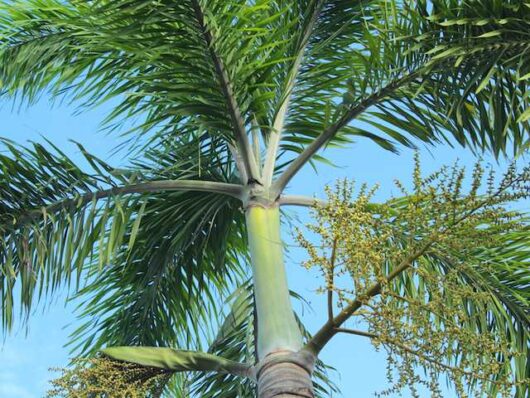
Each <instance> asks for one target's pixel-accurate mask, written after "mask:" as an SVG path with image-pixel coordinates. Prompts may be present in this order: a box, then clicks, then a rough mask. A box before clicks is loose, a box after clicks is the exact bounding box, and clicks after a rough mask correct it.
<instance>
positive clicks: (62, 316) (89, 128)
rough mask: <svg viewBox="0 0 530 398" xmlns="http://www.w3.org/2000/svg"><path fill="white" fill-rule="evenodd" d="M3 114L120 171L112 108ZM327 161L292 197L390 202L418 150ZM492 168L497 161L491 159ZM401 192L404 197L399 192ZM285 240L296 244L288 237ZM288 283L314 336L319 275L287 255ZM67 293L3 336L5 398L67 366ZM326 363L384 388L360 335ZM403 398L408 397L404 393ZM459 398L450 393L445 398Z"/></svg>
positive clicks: (330, 352) (431, 162) (362, 150)
mask: <svg viewBox="0 0 530 398" xmlns="http://www.w3.org/2000/svg"><path fill="white" fill-rule="evenodd" d="M0 105H3V106H2V107H1V109H0V120H1V121H2V122H1V126H0V136H1V137H7V138H9V139H11V140H13V141H16V142H19V143H24V142H26V141H27V140H28V139H30V140H36V141H42V140H43V139H42V137H41V136H44V137H46V138H47V139H49V140H51V141H53V142H54V143H55V144H56V145H58V146H59V147H61V148H63V149H64V150H65V152H66V153H67V154H69V155H71V156H74V157H78V156H79V155H78V154H77V153H76V148H75V147H74V145H73V144H71V143H69V142H68V140H69V139H73V140H76V141H78V142H80V143H82V144H83V145H84V146H85V147H86V148H87V149H88V150H89V151H90V152H92V153H95V154H96V155H98V156H100V157H102V158H104V159H108V160H109V161H110V163H111V164H113V165H115V166H120V165H122V164H123V163H124V160H123V159H122V158H120V156H113V157H110V158H109V154H110V153H111V149H112V147H113V146H114V145H115V144H116V143H118V142H119V141H118V140H117V139H116V138H115V137H114V136H110V137H109V136H107V135H105V134H103V133H101V132H98V130H99V127H98V124H99V121H100V120H101V119H102V118H103V116H104V115H105V111H106V110H108V106H107V107H106V108H105V107H103V108H98V109H96V110H93V111H90V112H86V113H83V114H81V115H77V116H74V114H73V113H74V112H73V108H71V107H68V106H66V105H60V106H59V105H56V106H54V107H51V104H50V102H49V101H48V99H47V98H44V99H42V100H41V101H39V102H38V103H37V104H35V105H33V106H31V107H29V108H27V109H22V110H20V111H19V110H16V109H15V110H14V109H12V108H11V105H10V104H9V103H7V102H5V100H4V103H3V104H2V103H0ZM327 154H328V156H330V157H333V158H334V159H335V162H336V163H337V166H338V167H336V168H331V167H328V166H325V167H322V168H321V169H320V172H319V174H317V175H315V173H314V171H313V170H312V169H311V168H306V169H304V170H303V171H302V173H301V174H300V175H299V176H297V177H296V179H295V180H294V181H293V182H292V184H291V186H290V187H289V192H290V193H296V194H305V195H314V194H315V195H317V196H319V197H322V191H323V187H324V186H325V185H326V184H329V183H333V181H334V180H335V179H336V178H339V177H348V178H354V179H355V180H357V181H358V182H366V183H368V184H375V183H380V184H381V186H382V188H381V189H380V191H379V194H378V198H379V199H383V198H386V197H388V196H389V195H390V194H392V192H394V191H396V190H395V189H393V180H394V179H395V178H400V179H402V180H403V181H405V182H407V183H408V182H409V176H410V174H411V170H412V163H413V162H412V158H413V152H412V151H410V150H405V149H404V150H403V151H402V154H401V155H400V156H397V155H394V154H391V153H389V152H385V151H383V150H382V149H380V148H379V147H377V146H375V145H374V144H372V143H370V142H368V141H366V140H361V141H359V142H357V143H356V144H354V145H352V146H351V147H350V148H348V149H347V150H340V151H339V150H332V151H331V150H330V151H328V152H327ZM421 158H422V161H423V164H424V169H425V171H426V172H428V171H430V170H433V169H436V168H437V167H438V166H440V165H442V164H450V163H452V162H454V161H455V160H456V159H457V158H459V159H460V160H461V163H462V164H466V165H470V166H471V165H472V164H473V162H474V158H473V156H472V155H471V154H470V153H469V151H467V150H463V149H461V148H457V149H452V148H450V147H449V146H448V145H443V146H439V147H434V148H433V147H431V148H429V150H427V149H423V150H421ZM485 161H486V162H492V163H493V159H490V158H486V159H485ZM395 193H396V194H397V193H398V192H395ZM289 212H290V213H291V214H293V215H297V216H298V218H299V219H300V221H301V222H307V221H309V219H308V213H307V211H305V210H296V209H294V208H293V209H291V210H289ZM285 239H286V240H287V241H289V240H290V236H289V231H288V230H286V231H285ZM288 256H289V261H288V272H289V282H290V285H291V287H292V288H294V290H296V291H298V292H299V293H301V294H303V295H305V296H306V297H307V298H308V300H309V301H310V303H311V306H312V308H313V310H312V311H309V310H308V309H307V308H306V309H305V311H304V320H305V321H306V323H307V326H308V327H309V329H310V330H313V331H314V330H316V329H317V328H318V327H319V326H320V325H321V324H322V323H323V322H324V321H325V306H324V304H325V299H324V297H323V296H319V295H316V294H315V289H316V288H317V287H318V286H320V285H321V281H320V280H319V279H318V275H316V274H314V273H311V272H307V271H306V270H304V269H302V267H300V266H299V262H300V261H301V258H302V257H301V253H300V251H297V250H292V251H291V252H290V253H289V255H288ZM65 297H66V296H65V294H62V295H61V294H60V295H58V296H57V297H56V299H55V300H54V302H52V303H51V304H49V305H47V306H46V308H43V306H42V305H40V306H38V308H37V309H36V311H35V314H34V316H32V319H31V320H30V322H29V325H28V326H29V328H28V329H26V328H24V327H22V326H21V325H20V323H19V324H18V326H16V327H15V330H14V331H13V332H12V333H11V334H6V333H5V332H3V331H0V337H1V339H0V340H1V343H0V344H2V345H0V363H1V364H2V366H1V367H0V397H2V398H36V397H42V396H43V395H44V392H45V391H46V389H47V381H48V380H49V379H50V378H52V373H50V372H49V371H48V369H49V368H50V367H60V366H64V365H66V363H67V361H68V358H69V353H68V349H67V348H65V347H64V344H65V342H67V340H68V334H69V332H71V331H72V330H74V329H75V322H76V320H75V317H74V315H73V311H74V307H73V305H67V306H65V303H64V301H65V300H64V299H65ZM322 355H323V359H324V360H325V361H326V362H328V363H329V364H330V365H332V366H334V367H335V368H336V369H337V372H334V373H333V378H334V379H335V380H336V381H337V383H338V384H339V385H340V386H341V389H342V396H344V397H352V396H355V397H370V396H373V393H374V391H380V390H381V389H383V388H384V386H385V356H384V354H382V353H377V352H375V351H374V350H373V348H372V347H371V345H370V343H369V341H366V340H363V338H361V337H354V336H347V335H341V336H338V337H336V339H335V340H333V341H332V342H331V344H330V345H329V346H328V347H327V348H326V349H325V350H324V352H323V354H322ZM402 396H403V397H409V396H410V395H409V394H408V393H407V392H405V393H404V394H403V395H402ZM452 396H453V394H452V393H451V392H450V391H446V397H447V398H451V397H452Z"/></svg>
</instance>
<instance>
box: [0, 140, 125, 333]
mask: <svg viewBox="0 0 530 398" xmlns="http://www.w3.org/2000/svg"><path fill="white" fill-rule="evenodd" d="M2 146H3V150H4V151H3V153H2V154H0V271H1V272H0V293H1V294H0V295H1V300H2V326H3V327H4V328H8V329H9V328H10V327H11V326H12V324H13V316H14V312H15V307H16V305H17V304H16V302H17V301H18V300H15V298H14V292H15V291H16V287H17V286H18V287H19V289H20V303H21V305H22V308H21V310H22V312H23V314H25V315H28V314H29V312H30V311H31V307H32V304H33V302H34V301H35V300H36V298H35V297H34V296H35V295H36V296H37V298H38V297H40V296H42V295H45V294H48V293H53V291H55V290H56V289H57V288H58V287H59V286H61V285H63V284H70V282H71V281H75V283H76V285H77V286H78V285H79V282H80V277H81V271H82V269H83V265H84V263H85V260H87V259H88V258H89V257H90V256H92V255H93V249H94V248H96V247H97V248H98V249H99V250H101V259H102V261H104V259H108V258H111V257H112V254H113V252H114V251H115V250H116V248H117V247H118V246H119V245H120V244H121V243H122V238H123V227H124V225H125V224H126V223H127V222H128V220H129V219H130V218H131V217H132V213H131V211H130V210H129V209H130V207H131V206H132V203H134V201H135V199H134V198H128V197H122V196H120V195H118V194H116V195H112V194H109V193H112V192H113V191H112V190H113V188H116V187H117V186H118V185H122V184H124V183H125V182H126V181H125V180H124V179H123V177H120V176H117V177H114V176H112V175H110V173H109V171H111V168H110V166H108V165H107V164H105V163H103V162H102V161H100V160H98V159H97V158H95V157H93V156H91V155H89V154H87V153H86V152H83V153H84V156H85V160H86V161H87V163H88V164H89V165H90V169H91V170H90V174H89V173H87V172H85V171H83V170H82V169H81V168H79V167H78V166H76V165H75V164H74V163H73V161H72V160H71V159H69V158H68V157H66V156H65V155H64V154H63V153H61V152H60V151H58V150H57V149H56V148H54V151H53V152H50V151H48V150H47V149H46V148H45V147H44V146H42V145H40V144H33V146H32V148H29V149H23V148H20V147H18V146H16V145H15V144H13V143H11V142H9V141H7V140H2ZM80 149H81V150H82V148H80ZM100 193H106V195H104V196H105V197H106V198H107V199H108V200H107V202H106V204H101V203H100V202H99V201H98V199H99V197H98V194H100ZM111 202H112V203H113V205H112V208H111V207H110V203H111ZM105 231H108V236H109V237H112V239H102V238H100V235H101V234H102V233H103V232H105Z"/></svg>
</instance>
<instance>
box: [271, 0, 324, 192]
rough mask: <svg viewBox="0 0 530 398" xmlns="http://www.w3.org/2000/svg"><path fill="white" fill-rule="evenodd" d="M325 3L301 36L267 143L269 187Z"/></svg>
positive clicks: (319, 2) (317, 6) (319, 4)
mask: <svg viewBox="0 0 530 398" xmlns="http://www.w3.org/2000/svg"><path fill="white" fill-rule="evenodd" d="M324 3H325V1H323V0H317V1H316V4H315V8H314V9H313V12H312V14H311V17H310V20H309V22H308V23H307V24H306V26H305V29H304V30H303V32H302V34H301V40H300V45H299V47H298V51H297V54H296V58H295V60H294V62H293V66H292V68H291V70H290V71H289V75H288V77H287V84H286V87H285V91H284V93H283V98H281V105H280V107H279V109H278V112H276V115H275V117H274V121H273V124H272V131H271V132H270V134H269V140H268V143H267V155H266V157H265V164H264V165H263V181H264V183H265V184H266V185H267V186H269V185H270V184H271V183H272V178H273V175H274V167H275V165H276V157H277V155H278V148H279V147H280V140H281V136H282V130H283V125H284V122H285V117H286V116H287V112H288V110H289V103H290V99H291V94H292V92H293V89H294V87H295V83H296V78H297V77H298V72H299V71H300V66H301V64H302V60H303V58H304V54H305V50H306V48H307V44H308V43H309V39H310V38H311V34H312V32H313V29H314V27H315V25H316V23H317V20H318V16H319V15H320V11H321V10H322V7H323V5H324Z"/></svg>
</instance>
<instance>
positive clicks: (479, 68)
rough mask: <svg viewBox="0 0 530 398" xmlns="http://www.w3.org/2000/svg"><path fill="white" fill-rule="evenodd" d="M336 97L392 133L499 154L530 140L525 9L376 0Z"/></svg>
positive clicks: (487, 3)
mask: <svg viewBox="0 0 530 398" xmlns="http://www.w3.org/2000/svg"><path fill="white" fill-rule="evenodd" d="M366 19H367V20H366V21H365V25H366V28H365V31H364V37H363V39H362V40H361V41H360V45H362V47H363V48H362V50H361V51H359V53H358V56H357V59H356V61H355V62H354V63H355V64H356V65H359V67H358V68H357V70H356V74H355V75H354V76H352V79H351V80H350V87H349V88H348V91H347V94H345V97H344V102H343V106H344V107H345V108H346V109H350V110H351V109H355V108H357V107H361V108H362V107H366V108H367V109H368V110H367V112H366V113H365V114H363V115H361V116H360V118H359V120H360V121H362V122H363V123H367V124H368V125H371V127H372V128H374V129H375V131H379V132H380V133H382V134H384V135H385V136H387V137H388V139H390V140H393V141H394V142H400V143H401V144H409V145H410V144H412V143H413V142H414V141H412V142H410V143H409V142H407V141H408V140H410V139H415V140H418V139H419V140H420V141H424V142H437V141H446V142H448V143H449V144H452V143H453V142H457V143H458V144H460V145H463V146H469V147H471V148H472V149H475V150H477V151H486V150H487V151H491V152H492V153H494V154H495V155H496V156H498V155H500V154H507V153H508V152H513V153H514V154H518V153H520V151H522V150H524V148H526V147H527V146H528V144H529V138H530V137H529V134H528V132H529V131H530V125H529V124H528V120H527V119H528V118H526V116H525V115H526V114H527V113H528V112H527V110H528V108H529V107H530V103H529V102H528V92H529V91H528V84H527V83H528V82H527V81H526V80H524V78H523V77H524V76H525V75H526V74H527V73H528V72H529V69H528V65H530V58H529V50H530V35H529V34H528V26H529V24H530V10H529V9H528V7H525V6H524V4H523V3H522V2H520V1H508V2H499V1H496V0H484V1H473V2H465V1H445V0H441V1H434V2H432V4H430V2H425V1H419V2H403V3H402V2H381V3H380V4H379V7H378V8H377V9H374V11H373V12H371V13H369V14H368V16H367V18H366Z"/></svg>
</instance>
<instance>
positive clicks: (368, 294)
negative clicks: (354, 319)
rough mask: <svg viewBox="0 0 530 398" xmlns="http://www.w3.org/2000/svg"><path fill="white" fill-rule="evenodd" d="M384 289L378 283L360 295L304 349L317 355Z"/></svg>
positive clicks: (397, 271)
mask: <svg viewBox="0 0 530 398" xmlns="http://www.w3.org/2000/svg"><path fill="white" fill-rule="evenodd" d="M433 243H434V240H430V241H429V242H427V243H426V244H424V245H423V247H422V248H421V249H420V250H418V251H416V252H415V253H413V254H411V255H410V256H408V257H407V258H406V259H404V260H403V261H402V262H401V263H400V264H399V265H398V266H397V267H396V268H395V269H394V270H393V271H392V272H391V273H390V274H388V275H387V276H386V277H385V278H384V284H388V283H390V282H391V281H392V280H393V279H395V278H396V277H397V276H398V275H400V274H401V273H402V272H404V271H405V270H407V269H408V268H409V267H410V266H411V265H412V264H413V263H414V261H415V260H417V259H418V258H419V257H420V256H422V255H423V254H424V253H425V252H426V251H427V250H428V249H429V247H430V246H431V245H432V244H433ZM382 287H383V282H377V283H374V284H373V285H372V286H371V287H370V288H368V289H367V290H366V291H365V292H364V293H363V294H360V295H358V296H357V297H356V298H355V299H354V300H353V301H352V302H351V303H350V304H349V305H348V306H346V308H344V309H343V310H342V311H341V312H340V313H339V314H338V315H337V316H336V317H334V318H333V319H332V320H328V321H327V322H326V323H325V324H324V326H322V327H321V328H320V330H319V331H318V332H317V333H316V334H315V335H314V336H313V337H312V338H311V339H310V340H309V341H308V342H307V344H306V345H305V347H304V349H306V350H308V351H311V352H313V353H314V354H315V355H317V354H318V353H319V352H320V351H321V350H322V348H324V346H325V345H326V343H327V342H328V341H329V340H331V338H332V337H333V336H334V335H335V334H336V333H337V328H340V326H341V325H342V324H343V323H344V322H346V320H347V319H348V318H350V317H351V316H352V315H353V314H354V313H355V311H357V310H358V309H359V308H361V307H362V305H363V304H364V302H365V301H367V300H368V299H370V298H372V297H374V296H377V295H378V294H379V293H381V289H382Z"/></svg>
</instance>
